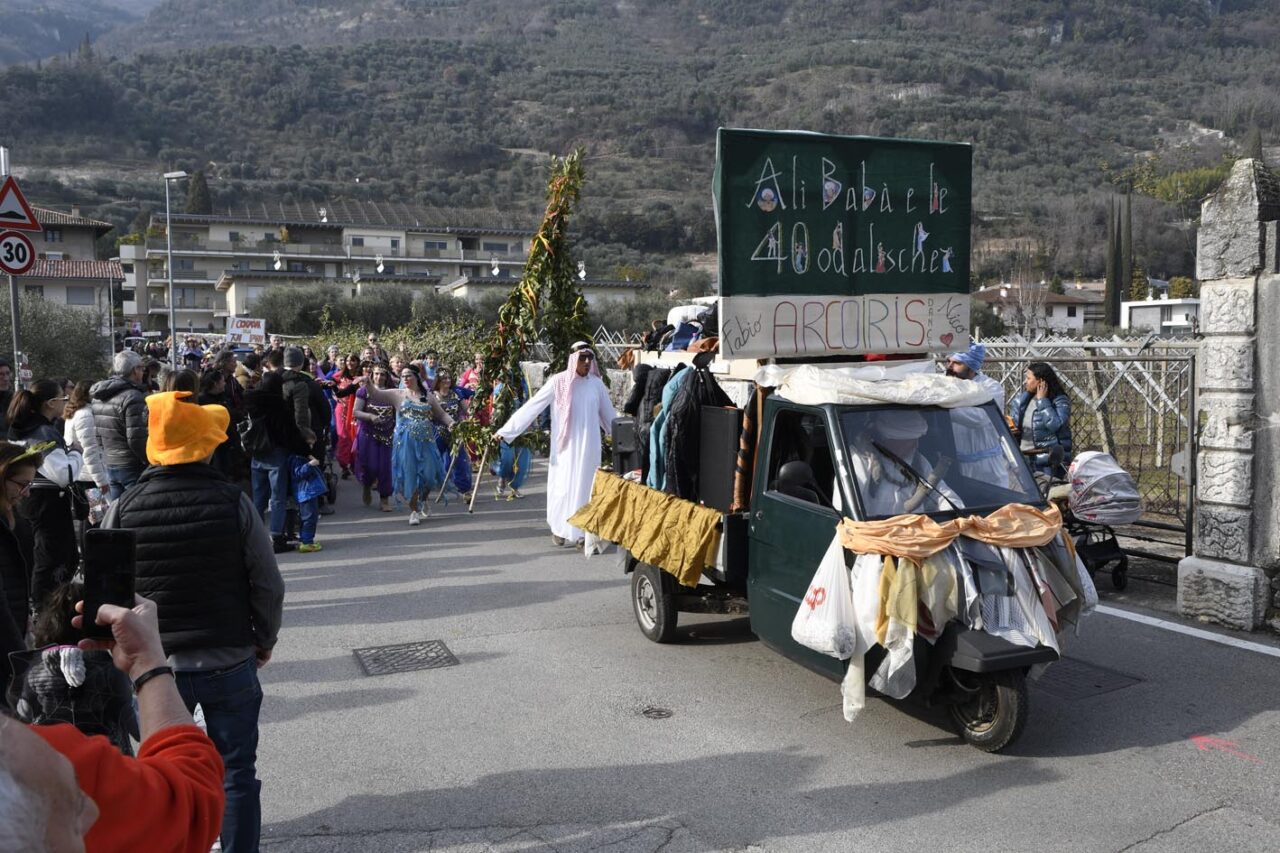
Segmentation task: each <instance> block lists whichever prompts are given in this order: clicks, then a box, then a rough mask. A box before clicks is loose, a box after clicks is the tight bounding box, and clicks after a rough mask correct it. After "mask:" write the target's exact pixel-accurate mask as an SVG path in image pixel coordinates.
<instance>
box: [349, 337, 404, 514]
mask: <svg viewBox="0 0 1280 853" xmlns="http://www.w3.org/2000/svg"><path fill="white" fill-rule="evenodd" d="M361 367H362V368H363V370H364V376H365V380H364V381H366V382H371V383H372V384H373V385H374V387H377V388H389V387H391V380H390V375H389V374H388V373H387V368H386V367H385V366H384V365H383V364H382V363H381V362H368V361H366V362H364V363H363V364H362V365H361ZM353 414H354V416H355V419H356V424H357V426H356V479H358V480H359V481H360V484H361V485H362V486H364V505H365V506H368V505H369V504H371V503H373V487H374V484H375V483H376V484H377V487H378V497H379V498H381V501H380V503H379V504H378V508H379V509H380V510H382V511H383V512H391V503H390V500H391V489H392V485H393V483H392V478H391V444H392V440H393V437H394V436H395V431H396V410H395V408H394V407H392V406H380V405H378V404H376V403H371V402H369V395H368V394H367V393H365V389H364V387H363V385H362V386H361V388H360V390H358V391H356V404H355V410H354V412H353Z"/></svg>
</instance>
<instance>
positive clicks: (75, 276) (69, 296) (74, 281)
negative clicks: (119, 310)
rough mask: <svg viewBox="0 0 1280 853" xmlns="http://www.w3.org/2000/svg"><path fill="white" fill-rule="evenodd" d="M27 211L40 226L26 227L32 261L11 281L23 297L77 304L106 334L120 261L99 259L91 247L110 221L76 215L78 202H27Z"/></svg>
mask: <svg viewBox="0 0 1280 853" xmlns="http://www.w3.org/2000/svg"><path fill="white" fill-rule="evenodd" d="M32 212H33V213H35V215H36V220H37V221H39V223H40V225H41V226H42V228H43V230H41V231H31V232H27V236H28V237H29V238H30V239H31V244H32V248H34V249H35V253H36V261H35V263H34V264H33V265H32V267H31V269H30V270H28V271H27V272H26V273H25V274H24V275H21V276H17V277H16V278H15V284H17V285H18V286H19V287H20V288H21V289H22V292H23V293H25V294H27V295H28V296H34V297H37V298H40V299H46V300H48V301H50V302H56V303H58V304H59V305H67V306H70V307H72V308H80V309H83V310H84V311H85V313H86V314H91V315H93V316H95V317H96V318H98V319H100V320H101V331H102V334H104V335H105V334H108V333H109V332H110V331H112V325H113V323H112V315H111V307H112V305H113V304H116V302H117V298H118V294H119V292H120V291H119V288H120V285H121V282H122V281H123V280H124V272H123V269H122V267H121V265H120V264H119V263H118V262H115V261H104V260H99V259H98V256H97V252H96V244H97V240H98V238H99V237H101V236H102V235H104V234H106V233H107V232H108V231H110V230H111V224H110V223H109V222H102V221H100V220H97V219H89V218H88V217H85V216H82V215H81V214H80V209H79V208H78V207H72V208H71V211H70V212H65V211H61V210H54V209H52V208H48V207H36V206H33V207H32Z"/></svg>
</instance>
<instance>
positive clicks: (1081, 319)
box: [973, 283, 1103, 335]
mask: <svg viewBox="0 0 1280 853" xmlns="http://www.w3.org/2000/svg"><path fill="white" fill-rule="evenodd" d="M1063 291H1064V292H1062V293H1054V292H1053V291H1052V290H1051V289H1049V287H1048V286H1047V285H1045V284H1038V285H1037V284H1026V285H1017V284H1007V283H1006V284H996V285H985V286H983V287H980V288H979V289H978V290H977V291H975V292H974V293H973V298H974V299H976V300H978V301H981V302H985V303H987V304H988V305H990V306H991V310H992V312H993V313H994V314H995V315H996V316H997V317H999V318H1000V319H1001V320H1003V321H1004V322H1005V324H1006V325H1008V326H1009V327H1011V328H1014V329H1017V330H1021V331H1024V332H1027V333H1031V334H1034V333H1036V332H1059V333H1063V332H1065V333H1067V334H1077V335H1078V334H1081V333H1083V332H1086V331H1093V325H1094V324H1095V323H1096V322H1097V321H1098V319H1099V318H1101V316H1102V314H1103V311H1102V302H1103V295H1102V294H1101V293H1100V292H1097V291H1095V290H1092V289H1088V288H1085V287H1083V286H1079V287H1077V286H1075V285H1072V284H1067V285H1064V288H1063Z"/></svg>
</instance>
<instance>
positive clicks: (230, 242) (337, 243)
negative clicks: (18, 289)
mask: <svg viewBox="0 0 1280 853" xmlns="http://www.w3.org/2000/svg"><path fill="white" fill-rule="evenodd" d="M481 215H482V216H489V217H492V216H494V214H493V213H492V212H489V211H483V212H481ZM171 221H172V232H173V233H172V235H171V237H172V253H173V269H172V274H170V270H169V266H168V256H169V241H168V240H167V239H166V236H165V217H164V215H163V214H156V215H155V216H153V217H152V221H151V228H150V229H149V231H148V234H149V236H148V237H147V239H146V241H145V243H143V244H139V245H136V246H127V245H126V246H121V263H122V264H123V265H124V269H125V274H126V278H127V282H126V291H125V292H126V294H134V296H133V299H132V307H133V308H134V311H135V314H136V315H137V317H138V319H139V320H141V322H142V325H143V327H144V328H146V329H148V330H163V329H167V328H168V312H169V295H168V293H169V286H170V283H171V282H172V285H173V306H174V313H175V322H176V325H177V327H178V329H179V330H180V331H218V330H221V329H223V328H225V326H226V318H227V317H228V316H252V314H253V303H254V301H255V300H256V299H257V298H259V297H260V296H261V295H262V294H264V293H266V292H267V290H268V289H269V288H270V289H278V288H282V287H288V288H301V289H306V288H314V287H317V286H326V285H328V286H333V287H336V288H337V289H338V290H339V292H341V293H342V294H343V295H346V296H350V297H354V296H357V295H359V294H361V293H366V292H369V291H370V290H371V289H375V288H391V287H394V288H401V289H405V290H408V291H409V292H411V293H413V294H415V295H419V294H424V293H428V292H444V293H449V294H451V295H453V296H457V297H459V298H464V299H471V300H474V299H477V298H479V294H481V293H483V292H485V291H487V290H489V291H491V290H498V289H501V290H502V291H503V292H506V291H507V290H509V289H510V287H511V285H512V284H513V283H514V281H515V280H516V279H518V278H519V277H520V274H521V272H522V270H523V268H524V264H525V261H526V260H527V258H528V240H529V235H530V234H532V233H533V231H534V230H535V225H534V224H533V223H531V222H530V223H519V222H499V223H495V222H492V221H490V222H484V221H483V220H482V219H481V218H479V216H478V215H477V213H476V212H474V211H446V210H441V209H438V208H431V207H416V206H413V205H408V204H401V203H394V202H368V201H354V200H345V199H339V200H337V201H326V202H322V203H321V202H299V203H283V202H278V203H274V204H256V205H249V206H247V207H240V208H236V209H231V210H228V211H226V212H224V213H217V214H212V215H199V214H189V213H174V214H172V220H171ZM644 289H646V286H645V285H642V284H639V283H637V284H631V283H629V282H627V283H622V282H608V281H604V282H596V281H591V280H588V281H585V282H584V283H583V290H584V293H585V294H586V296H587V299H588V300H594V299H596V298H608V297H611V296H615V295H618V296H621V295H626V294H630V293H637V292H641V291H642V290H644ZM126 298H128V297H126Z"/></svg>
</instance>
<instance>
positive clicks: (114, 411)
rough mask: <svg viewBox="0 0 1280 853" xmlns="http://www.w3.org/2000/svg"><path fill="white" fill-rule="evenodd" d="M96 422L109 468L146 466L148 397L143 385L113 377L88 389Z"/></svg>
mask: <svg viewBox="0 0 1280 853" xmlns="http://www.w3.org/2000/svg"><path fill="white" fill-rule="evenodd" d="M89 396H90V397H92V398H93V403H92V407H93V424H94V427H95V428H96V429H97V431H98V441H100V442H102V453H103V456H104V457H105V458H106V461H107V467H109V468H138V467H141V468H145V467H147V399H146V392H145V391H144V389H143V388H142V387H141V386H138V385H134V384H133V383H132V382H130V381H129V380H127V379H122V378H120V377H119V376H113V377H111V378H110V379H104V380H102V381H101V382H99V383H98V384H96V385H94V386H93V387H92V388H90V389H89Z"/></svg>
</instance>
